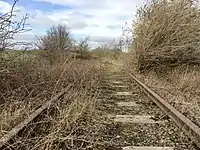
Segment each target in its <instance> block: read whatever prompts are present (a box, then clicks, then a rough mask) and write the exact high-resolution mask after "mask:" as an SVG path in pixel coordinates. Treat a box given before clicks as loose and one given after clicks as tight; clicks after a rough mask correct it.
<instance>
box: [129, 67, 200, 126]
mask: <svg viewBox="0 0 200 150" xmlns="http://www.w3.org/2000/svg"><path fill="white" fill-rule="evenodd" d="M132 74H134V75H135V76H136V77H137V78H139V79H140V80H141V81H143V82H144V83H145V84H146V85H148V86H149V87H150V88H151V89H153V90H154V91H156V93H158V94H159V95H160V96H161V97H163V98H164V99H165V100H166V101H168V102H169V103H170V104H171V105H172V106H174V107H175V108H176V109H178V110H179V111H180V112H181V113H183V114H184V115H185V116H186V117H188V118H190V120H192V121H193V122H195V123H196V124H197V125H198V126H200V124H199V123H200V100H199V93H200V91H199V86H200V78H199V77H200V71H199V69H198V68H191V67H190V68H189V67H186V68H184V67H177V68H175V69H173V70H172V69H171V70H165V73H163V72H161V73H158V72H155V71H148V72H145V73H143V74H138V72H137V71H136V72H132Z"/></svg>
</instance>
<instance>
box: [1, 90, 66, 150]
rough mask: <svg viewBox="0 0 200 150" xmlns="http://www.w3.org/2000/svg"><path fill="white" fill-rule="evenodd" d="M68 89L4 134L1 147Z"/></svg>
mask: <svg viewBox="0 0 200 150" xmlns="http://www.w3.org/2000/svg"><path fill="white" fill-rule="evenodd" d="M66 91H67V90H66V89H65V90H64V91H61V92H60V93H58V94H57V95H56V96H54V97H53V98H52V99H51V100H49V101H47V102H46V103H44V104H43V105H42V106H41V107H39V108H38V109H37V110H35V111H34V112H33V113H31V114H30V115H29V116H28V118H27V119H25V120H23V121H22V122H21V123H19V124H18V125H17V126H15V127H14V128H12V130H11V131H9V132H8V133H7V134H6V135H4V136H3V137H2V138H1V139H0V149H1V148H2V147H3V146H6V144H7V143H8V142H9V141H10V140H11V139H12V138H13V137H14V136H16V135H17V134H18V133H19V132H20V131H21V130H22V129H23V128H25V127H26V126H27V125H28V124H30V123H31V122H32V121H33V120H34V119H35V118H36V117H38V116H39V115H40V114H41V113H42V112H44V111H45V110H47V109H48V108H49V107H50V106H51V104H52V103H53V102H54V101H56V100H57V99H59V98H60V97H61V96H63V95H64V94H65V93H66Z"/></svg>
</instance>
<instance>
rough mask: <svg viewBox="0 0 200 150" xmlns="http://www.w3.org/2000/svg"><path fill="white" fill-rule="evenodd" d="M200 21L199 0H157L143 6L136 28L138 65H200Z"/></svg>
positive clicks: (135, 47)
mask: <svg viewBox="0 0 200 150" xmlns="http://www.w3.org/2000/svg"><path fill="white" fill-rule="evenodd" d="M199 24H200V9H199V5H198V4H197V1H195V0H174V1H169V0H153V1H151V2H150V3H148V4H147V5H145V6H144V7H142V8H140V9H139V10H138V12H137V20H136V21H135V22H134V24H133V27H132V28H133V31H132V34H133V38H134V40H133V44H132V52H133V54H134V56H135V57H136V61H137V68H138V69H139V70H146V69H149V68H154V69H155V68H164V67H174V66H179V65H183V64H187V65H199V64H200V26H199Z"/></svg>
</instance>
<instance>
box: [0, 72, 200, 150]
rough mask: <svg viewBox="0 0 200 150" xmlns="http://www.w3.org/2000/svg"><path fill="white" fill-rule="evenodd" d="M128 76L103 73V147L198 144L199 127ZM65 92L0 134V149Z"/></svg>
mask: <svg viewBox="0 0 200 150" xmlns="http://www.w3.org/2000/svg"><path fill="white" fill-rule="evenodd" d="M129 77H131V78H132V79H133V80H134V83H131V82H130V80H128V79H127V77H126V76H125V75H124V74H120V73H119V72H107V73H105V74H104V75H103V77H102V81H101V83H100V88H99V90H100V91H101V94H100V95H99V98H98V99H99V101H98V102H99V105H98V108H99V109H100V110H101V111H102V112H104V114H107V117H108V118H109V120H110V123H109V124H108V129H107V130H106V132H107V133H106V134H105V135H102V136H103V137H102V138H103V139H104V140H105V141H107V142H106V143H108V142H109V143H110V146H107V147H106V148H105V149H108V150H114V149H122V150H154V149H155V150H173V149H178V150H184V149H190V150H194V149H198V148H200V128H199V127H198V126H196V125H195V124H194V123H192V122H191V121H190V120H189V119H188V118H186V117H185V116H183V115H182V114H181V113H179V112H178V111H177V110H176V109H175V108H173V107H172V106H171V105H169V104H168V103H166V101H165V100H164V99H162V98H161V97H160V96H158V95H157V94H156V93H155V92H153V91H152V90H151V89H149V88H148V87H147V86H145V85H144V84H143V83H142V82H140V81H139V80H138V79H137V78H135V77H134V76H132V75H131V74H129ZM64 93H65V91H62V92H60V93H59V94H58V95H56V96H55V97H54V98H53V99H51V100H50V101H48V102H46V103H45V104H44V105H42V106H41V107H40V108H38V109H37V110H36V111H35V112H34V113H32V114H31V115H30V117H29V118H27V119H26V120H24V121H23V122H21V123H20V124H19V125H18V126H16V127H15V128H13V129H12V130H11V131H10V132H9V133H8V134H6V135H5V136H4V137H2V138H1V139H0V149H2V148H3V147H5V146H6V144H7V143H8V142H9V141H10V140H12V138H13V137H14V136H15V135H17V134H18V133H19V132H20V131H21V130H23V129H24V128H25V127H26V126H27V125H28V124H29V123H30V122H32V121H33V120H34V119H35V118H36V117H37V116H39V115H40V114H41V113H42V112H44V110H46V109H47V108H48V107H49V106H50V105H51V103H52V102H53V101H55V100H56V99H59V98H60V97H61V96H62V95H63V94H64ZM145 93H146V94H145ZM147 95H148V96H147ZM161 110H162V111H161ZM175 124H176V125H177V126H176V125H175ZM182 131H183V132H184V133H183V132H182ZM193 143H195V144H196V145H193ZM102 144H103V143H102ZM112 145H114V146H112Z"/></svg>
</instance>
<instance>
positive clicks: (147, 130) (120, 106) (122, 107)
mask: <svg viewBox="0 0 200 150" xmlns="http://www.w3.org/2000/svg"><path fill="white" fill-rule="evenodd" d="M124 74H125V73H124ZM124 74H122V73H121V74H119V72H112V73H110V72H109V71H108V73H107V74H106V75H104V79H102V80H103V85H104V86H103V90H102V96H101V97H100V101H101V103H102V105H101V110H102V111H105V112H106V113H107V114H110V115H109V116H108V117H109V118H110V119H111V120H112V121H113V122H115V124H117V128H115V127H114V128H113V132H114V133H113V134H112V135H111V137H114V139H110V140H112V141H113V145H118V147H119V148H120V149H123V150H151V149H152V150H153V149H155V150H156V149H157V150H172V149H178V150H184V149H185V150H186V149H189V150H195V149H199V148H200V145H199V144H200V128H199V127H198V126H197V125H195V124H194V123H193V122H191V121H190V120H189V119H188V118H186V117H185V116H184V115H182V114H181V113H180V112H178V111H177V110H176V109H175V108H173V107H172V106H171V105H170V104H168V103H167V102H166V101H165V100H164V99H163V98H161V97H160V96H159V95H158V94H156V93H155V92H154V91H152V90H151V89H149V88H148V87H147V86H146V85H144V84H143V83H142V82H141V81H139V80H138V79H137V78H135V77H134V76H133V75H131V74H128V77H129V78H131V80H132V81H134V83H131V82H130V80H127V77H126V76H125V75H124ZM194 143H195V144H194Z"/></svg>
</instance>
